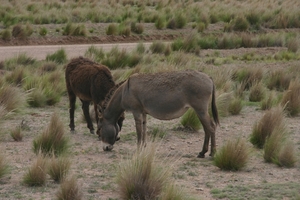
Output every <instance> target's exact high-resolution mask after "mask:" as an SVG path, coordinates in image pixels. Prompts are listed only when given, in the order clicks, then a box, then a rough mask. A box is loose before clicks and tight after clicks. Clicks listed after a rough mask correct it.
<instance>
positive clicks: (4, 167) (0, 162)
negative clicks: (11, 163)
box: [0, 153, 9, 178]
mask: <svg viewBox="0 0 300 200" xmlns="http://www.w3.org/2000/svg"><path fill="white" fill-rule="evenodd" d="M8 172H9V167H8V164H7V159H6V158H5V156H4V155H3V154H2V153H0V178H2V177H4V176H5V175H7V174H8Z"/></svg>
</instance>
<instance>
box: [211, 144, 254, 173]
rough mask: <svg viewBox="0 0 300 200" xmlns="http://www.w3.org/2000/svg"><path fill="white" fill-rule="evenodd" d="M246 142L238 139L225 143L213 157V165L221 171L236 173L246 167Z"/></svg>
mask: <svg viewBox="0 0 300 200" xmlns="http://www.w3.org/2000/svg"><path fill="white" fill-rule="evenodd" d="M249 153H250V151H249V148H248V147H247V144H246V141H245V140H243V139H241V138H238V139H235V140H230V141H228V142H226V144H225V145H224V146H222V147H221V149H220V150H218V151H217V152H216V154H215V156H214V161H213V162H214V165H216V166H217V167H219V168H220V169H222V170H233V171H238V170H240V169H242V168H243V167H245V166H246V164H247V162H248V157H249Z"/></svg>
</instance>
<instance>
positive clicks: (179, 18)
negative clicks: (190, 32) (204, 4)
mask: <svg viewBox="0 0 300 200" xmlns="http://www.w3.org/2000/svg"><path fill="white" fill-rule="evenodd" d="M175 22H176V28H179V29H180V28H183V27H185V25H186V23H187V19H186V16H185V15H184V14H182V13H177V14H176V15H175Z"/></svg>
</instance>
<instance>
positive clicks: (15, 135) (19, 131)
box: [10, 126, 23, 142]
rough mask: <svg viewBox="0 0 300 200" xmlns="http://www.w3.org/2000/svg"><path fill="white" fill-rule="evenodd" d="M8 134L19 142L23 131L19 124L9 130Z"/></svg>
mask: <svg viewBox="0 0 300 200" xmlns="http://www.w3.org/2000/svg"><path fill="white" fill-rule="evenodd" d="M10 136H11V137H12V138H13V139H14V141H17V142H20V141H22V139H23V133H22V129H21V127H20V126H18V127H16V128H14V129H13V130H11V131H10Z"/></svg>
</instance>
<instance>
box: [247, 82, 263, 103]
mask: <svg viewBox="0 0 300 200" xmlns="http://www.w3.org/2000/svg"><path fill="white" fill-rule="evenodd" d="M265 96H266V90H265V87H264V85H263V84H262V82H261V81H260V82H258V83H255V84H254V85H253V86H252V87H251V88H250V93H249V101H252V102H260V101H261V100H262V99H264V97H265Z"/></svg>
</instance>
